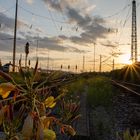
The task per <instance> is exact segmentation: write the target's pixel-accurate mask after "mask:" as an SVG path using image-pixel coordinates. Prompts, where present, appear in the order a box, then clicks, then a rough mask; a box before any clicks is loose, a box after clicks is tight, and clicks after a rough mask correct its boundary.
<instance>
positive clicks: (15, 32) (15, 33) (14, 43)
mask: <svg viewBox="0 0 140 140" xmlns="http://www.w3.org/2000/svg"><path fill="white" fill-rule="evenodd" d="M17 12H18V0H16V11H15V27H14V42H13V72H15V58H16V39H17Z"/></svg>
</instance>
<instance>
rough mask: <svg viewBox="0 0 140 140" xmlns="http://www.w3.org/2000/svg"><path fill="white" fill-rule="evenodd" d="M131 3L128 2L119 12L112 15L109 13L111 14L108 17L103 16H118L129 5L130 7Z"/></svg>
mask: <svg viewBox="0 0 140 140" xmlns="http://www.w3.org/2000/svg"><path fill="white" fill-rule="evenodd" d="M130 6H131V5H130V4H127V5H126V6H124V7H123V8H122V9H121V10H119V11H118V12H116V13H114V14H112V15H109V16H106V17H103V18H111V17H114V16H117V15H119V14H120V13H122V12H123V11H124V10H126V9H127V8H128V7H130Z"/></svg>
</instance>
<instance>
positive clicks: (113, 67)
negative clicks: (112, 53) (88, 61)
mask: <svg viewBox="0 0 140 140" xmlns="http://www.w3.org/2000/svg"><path fill="white" fill-rule="evenodd" d="M114 69H115V60H114V59H113V63H112V71H113V70H114Z"/></svg>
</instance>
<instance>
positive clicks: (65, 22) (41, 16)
mask: <svg viewBox="0 0 140 140" xmlns="http://www.w3.org/2000/svg"><path fill="white" fill-rule="evenodd" d="M19 8H21V9H22V10H24V11H25V12H27V13H30V14H31V15H34V16H37V17H40V18H43V19H46V20H50V21H52V18H49V17H47V16H43V15H40V14H37V13H34V12H32V11H30V10H27V9H25V8H23V7H22V6H21V5H19ZM54 21H55V22H58V23H63V24H68V22H67V21H60V20H54Z"/></svg>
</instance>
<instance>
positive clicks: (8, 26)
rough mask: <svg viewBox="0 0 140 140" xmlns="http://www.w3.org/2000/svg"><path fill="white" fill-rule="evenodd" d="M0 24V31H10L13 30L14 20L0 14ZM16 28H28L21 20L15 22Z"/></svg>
mask: <svg viewBox="0 0 140 140" xmlns="http://www.w3.org/2000/svg"><path fill="white" fill-rule="evenodd" d="M0 24H1V31H7V30H8V31H11V30H13V29H14V25H15V20H14V19H13V18H10V17H8V16H7V15H5V14H3V13H0ZM17 26H18V28H23V27H28V28H29V26H28V25H27V24H26V23H25V22H24V21H21V20H18V21H17Z"/></svg>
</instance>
